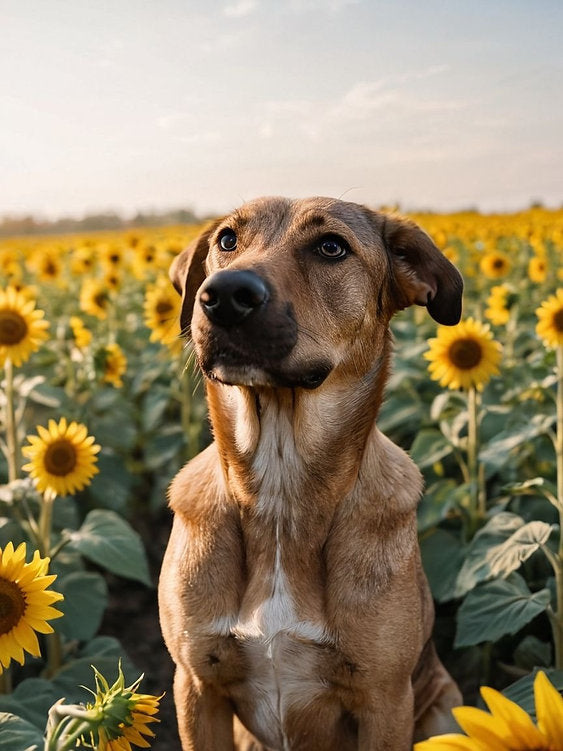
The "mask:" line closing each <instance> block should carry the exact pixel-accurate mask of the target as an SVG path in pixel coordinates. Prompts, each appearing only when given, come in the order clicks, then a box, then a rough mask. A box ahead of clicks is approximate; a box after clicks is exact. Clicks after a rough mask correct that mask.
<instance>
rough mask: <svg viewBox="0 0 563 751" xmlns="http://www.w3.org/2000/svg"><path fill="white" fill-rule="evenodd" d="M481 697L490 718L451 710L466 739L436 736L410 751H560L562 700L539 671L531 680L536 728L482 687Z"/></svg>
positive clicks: (507, 702) (455, 735) (481, 713)
mask: <svg viewBox="0 0 563 751" xmlns="http://www.w3.org/2000/svg"><path fill="white" fill-rule="evenodd" d="M481 696H482V697H483V699H484V700H485V702H486V704H487V706H488V708H489V711H490V714H489V712H485V711H483V710H481V709H476V708H475V707H456V708H455V709H453V710H452V712H453V715H454V717H455V718H456V720H457V723H458V724H459V726H460V727H461V728H462V730H464V731H465V733H467V735H461V734H458V733H448V734H447V735H437V736H434V737H433V738H429V739H428V740H426V741H422V742H421V743H416V744H415V746H414V751H447V750H448V749H451V750H455V749H466V750H467V751H563V697H562V696H561V694H560V693H559V692H558V691H557V689H556V688H555V686H553V685H552V684H551V683H550V682H549V679H548V678H547V676H546V674H545V673H544V672H543V671H541V670H540V671H539V672H538V674H537V675H536V677H535V679H534V698H535V702H536V715H537V725H535V724H534V723H533V722H532V719H531V718H530V716H529V715H528V714H527V713H526V712H525V711H524V710H523V709H522V708H521V707H519V706H518V704H515V703H514V702H512V701H510V699H507V698H506V697H505V696H503V695H502V694H501V693H500V692H499V691H495V689H494V688H488V687H487V686H483V687H482V688H481Z"/></svg>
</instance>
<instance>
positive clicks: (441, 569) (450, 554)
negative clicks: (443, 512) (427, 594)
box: [420, 528, 464, 602]
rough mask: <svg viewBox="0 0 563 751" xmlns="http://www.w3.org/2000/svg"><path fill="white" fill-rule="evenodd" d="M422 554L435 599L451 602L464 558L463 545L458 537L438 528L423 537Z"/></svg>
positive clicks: (421, 543)
mask: <svg viewBox="0 0 563 751" xmlns="http://www.w3.org/2000/svg"><path fill="white" fill-rule="evenodd" d="M420 552H421V555H422V563H423V566H424V570H425V572H426V576H427V578H428V582H429V584H430V589H431V590H432V594H433V596H434V598H435V599H436V600H438V602H446V601H447V600H451V599H452V598H453V597H454V587H455V583H456V580H457V576H458V572H459V569H460V567H461V564H462V562H463V558H464V549H463V546H462V544H461V543H460V541H459V540H458V539H457V537H454V536H453V535H452V534H450V533H449V532H446V530H444V529H439V528H438V529H435V530H433V532H431V533H430V534H426V535H424V536H423V537H422V539H421V541H420Z"/></svg>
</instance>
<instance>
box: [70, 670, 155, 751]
mask: <svg viewBox="0 0 563 751" xmlns="http://www.w3.org/2000/svg"><path fill="white" fill-rule="evenodd" d="M94 671H95V675H96V692H95V693H94V692H93V691H92V693H93V694H94V702H93V703H89V704H87V705H86V707H87V710H88V715H89V716H90V717H92V718H93V721H92V724H93V725H95V727H94V728H93V729H92V730H91V731H90V732H89V733H87V735H88V736H89V741H90V744H91V746H90V747H92V748H96V749H97V751H131V746H132V745H133V746H140V747H142V748H149V747H150V744H149V743H148V741H147V739H146V737H144V736H147V737H149V738H154V733H153V731H152V730H151V729H150V728H149V727H148V726H149V725H150V724H151V723H153V722H160V720H158V718H157V717H155V715H156V713H157V712H158V709H159V703H160V700H161V699H162V696H152V695H151V694H138V693H137V689H138V687H139V684H140V682H141V680H142V678H143V676H140V677H139V678H138V679H137V680H136V681H135V682H134V683H133V684H132V685H131V686H125V679H124V676H123V672H122V670H121V665H120V666H119V673H118V677H117V680H116V681H115V683H114V684H113V686H110V685H109V684H108V682H107V681H106V679H105V678H104V677H103V675H101V673H100V672H99V671H97V670H96V669H95V668H94ZM85 735H86V734H85ZM82 742H83V743H84V744H85V745H88V741H87V740H86V738H85V737H84V736H82Z"/></svg>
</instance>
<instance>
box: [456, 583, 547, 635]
mask: <svg viewBox="0 0 563 751" xmlns="http://www.w3.org/2000/svg"><path fill="white" fill-rule="evenodd" d="M549 600H550V593H549V590H548V589H541V590H540V591H539V592H533V593H532V592H530V590H529V589H528V585H527V584H526V582H525V581H524V579H523V578H522V577H521V576H520V575H519V574H517V573H512V574H510V576H509V577H508V578H507V579H495V580H493V581H491V582H487V583H486V584H481V585H480V586H478V587H475V589H473V590H472V591H471V592H469V594H468V595H467V597H466V598H465V600H464V601H463V603H462V604H461V607H460V608H459V610H458V613H457V633H456V638H455V644H454V647H456V648H457V647H470V646H472V645H474V644H481V643H482V642H486V641H491V642H494V641H497V640H498V639H500V638H501V636H504V635H505V634H514V633H516V632H517V631H519V630H520V629H521V628H522V627H523V626H525V625H526V624H527V623H529V622H530V621H531V620H532V619H533V618H535V617H536V616H537V615H539V614H540V613H543V612H544V611H545V609H546V607H547V606H548V604H549Z"/></svg>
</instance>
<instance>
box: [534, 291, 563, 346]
mask: <svg viewBox="0 0 563 751" xmlns="http://www.w3.org/2000/svg"><path fill="white" fill-rule="evenodd" d="M536 315H537V317H538V319H539V320H538V323H537V325H536V333H537V335H538V336H539V337H540V339H542V340H543V343H544V344H545V346H546V347H561V346H563V287H560V288H559V289H558V290H557V291H556V293H555V294H554V295H551V297H548V298H547V300H544V302H542V304H541V305H540V307H539V308H538V309H537V310H536Z"/></svg>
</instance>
